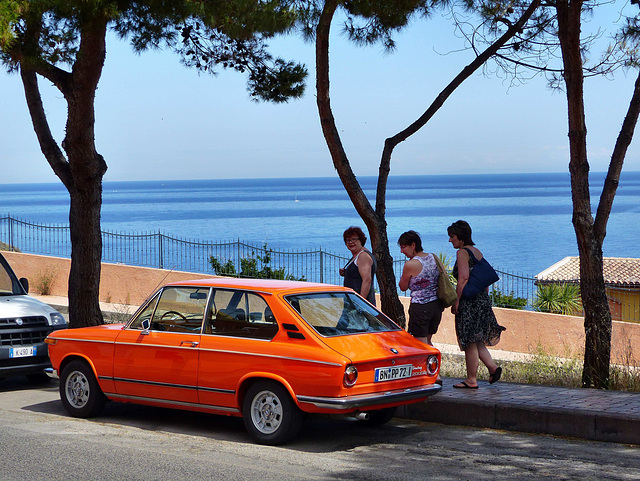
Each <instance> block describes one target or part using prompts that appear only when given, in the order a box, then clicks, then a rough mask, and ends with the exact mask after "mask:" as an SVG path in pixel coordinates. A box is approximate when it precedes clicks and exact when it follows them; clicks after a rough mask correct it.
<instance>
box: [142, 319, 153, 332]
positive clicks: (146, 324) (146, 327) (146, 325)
mask: <svg viewBox="0 0 640 481" xmlns="http://www.w3.org/2000/svg"><path fill="white" fill-rule="evenodd" d="M149 327H151V322H150V321H149V319H145V320H144V321H142V329H144V330H145V331H148V330H149Z"/></svg>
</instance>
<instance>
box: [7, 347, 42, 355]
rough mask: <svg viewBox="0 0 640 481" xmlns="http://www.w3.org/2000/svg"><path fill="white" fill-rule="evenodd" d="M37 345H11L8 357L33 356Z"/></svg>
mask: <svg viewBox="0 0 640 481" xmlns="http://www.w3.org/2000/svg"><path fill="white" fill-rule="evenodd" d="M37 349H38V348H37V346H28V347H12V348H11V350H10V351H9V357H29V356H35V355H36V352H37Z"/></svg>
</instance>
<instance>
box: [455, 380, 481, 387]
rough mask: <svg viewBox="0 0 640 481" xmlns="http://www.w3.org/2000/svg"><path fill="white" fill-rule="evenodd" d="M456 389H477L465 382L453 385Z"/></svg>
mask: <svg viewBox="0 0 640 481" xmlns="http://www.w3.org/2000/svg"><path fill="white" fill-rule="evenodd" d="M453 387H455V388H456V389H478V386H469V385H468V384H467V382H466V381H461V382H460V384H454V385H453Z"/></svg>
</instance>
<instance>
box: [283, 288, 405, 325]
mask: <svg viewBox="0 0 640 481" xmlns="http://www.w3.org/2000/svg"><path fill="white" fill-rule="evenodd" d="M286 300H287V302H289V304H291V306H292V307H293V308H294V309H295V310H296V311H298V312H299V313H300V315H301V316H302V317H303V318H304V320H305V321H307V324H309V325H310V326H311V327H313V328H314V329H315V330H316V331H317V332H318V333H319V334H321V335H323V336H343V335H346V334H362V333H367V332H384V331H396V330H399V329H400V327H399V326H398V325H397V324H395V323H394V322H393V321H392V320H391V319H389V318H388V317H387V316H385V315H384V314H382V313H381V312H380V311H378V310H377V309H376V308H375V307H373V306H372V305H371V304H369V303H368V302H366V301H365V300H364V299H362V298H361V297H359V296H357V295H355V294H353V293H349V292H318V293H313V294H298V295H291V296H287V297H286Z"/></svg>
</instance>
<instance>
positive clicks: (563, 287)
mask: <svg viewBox="0 0 640 481" xmlns="http://www.w3.org/2000/svg"><path fill="white" fill-rule="evenodd" d="M533 308H534V309H535V310H536V311H540V312H552V313H554V314H565V315H568V316H571V315H573V314H575V313H576V311H578V309H580V286H579V285H578V284H569V283H563V284H560V283H551V284H539V285H538V291H537V292H536V299H535V300H534V301H533Z"/></svg>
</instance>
